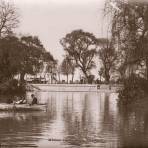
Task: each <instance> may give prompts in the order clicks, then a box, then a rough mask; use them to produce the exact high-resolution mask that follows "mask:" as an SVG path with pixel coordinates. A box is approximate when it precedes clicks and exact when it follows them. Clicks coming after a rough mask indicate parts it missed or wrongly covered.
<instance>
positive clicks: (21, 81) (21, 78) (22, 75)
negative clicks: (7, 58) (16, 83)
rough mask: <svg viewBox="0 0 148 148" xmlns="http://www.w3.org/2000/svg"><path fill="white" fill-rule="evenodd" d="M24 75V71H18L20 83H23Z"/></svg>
mask: <svg viewBox="0 0 148 148" xmlns="http://www.w3.org/2000/svg"><path fill="white" fill-rule="evenodd" d="M24 77H25V73H24V72H22V73H20V85H23V84H24V83H25V80H24Z"/></svg>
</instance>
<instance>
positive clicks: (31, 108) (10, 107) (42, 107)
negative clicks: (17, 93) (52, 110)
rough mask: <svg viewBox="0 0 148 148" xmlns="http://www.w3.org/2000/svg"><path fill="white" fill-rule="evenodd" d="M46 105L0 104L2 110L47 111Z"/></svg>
mask: <svg viewBox="0 0 148 148" xmlns="http://www.w3.org/2000/svg"><path fill="white" fill-rule="evenodd" d="M46 108H47V107H46V105H31V106H30V105H29V104H15V105H14V104H0V111H46Z"/></svg>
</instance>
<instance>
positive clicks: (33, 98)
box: [31, 94, 37, 105]
mask: <svg viewBox="0 0 148 148" xmlns="http://www.w3.org/2000/svg"><path fill="white" fill-rule="evenodd" d="M31 97H32V102H31V105H34V104H37V98H36V97H35V95H34V94H32V95H31Z"/></svg>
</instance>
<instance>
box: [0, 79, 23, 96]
mask: <svg viewBox="0 0 148 148" xmlns="http://www.w3.org/2000/svg"><path fill="white" fill-rule="evenodd" d="M24 93H25V85H23V86H19V85H18V80H16V79H12V80H7V81H5V82H3V83H1V84H0V94H2V95H12V96H14V95H21V94H24Z"/></svg>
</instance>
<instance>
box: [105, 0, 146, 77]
mask: <svg viewBox="0 0 148 148" xmlns="http://www.w3.org/2000/svg"><path fill="white" fill-rule="evenodd" d="M106 4H107V5H108V6H109V7H108V6H107V7H106V10H109V11H108V12H111V16H112V37H113V38H114V41H115V43H116V44H117V46H118V49H119V50H120V53H122V55H123V56H122V59H123V60H122V62H121V66H123V65H124V67H125V66H126V68H128V69H129V71H131V73H133V71H134V69H133V68H134V65H135V64H137V65H139V64H141V62H143V61H145V66H146V75H147V79H148V52H147V48H148V44H147V43H148V2H146V1H138V0H135V1H132V0H129V1H125V0H122V1H121V0H115V1H114V5H113V6H114V7H112V5H111V3H110V2H109V1H107V3H106ZM126 68H124V69H126Z"/></svg>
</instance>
